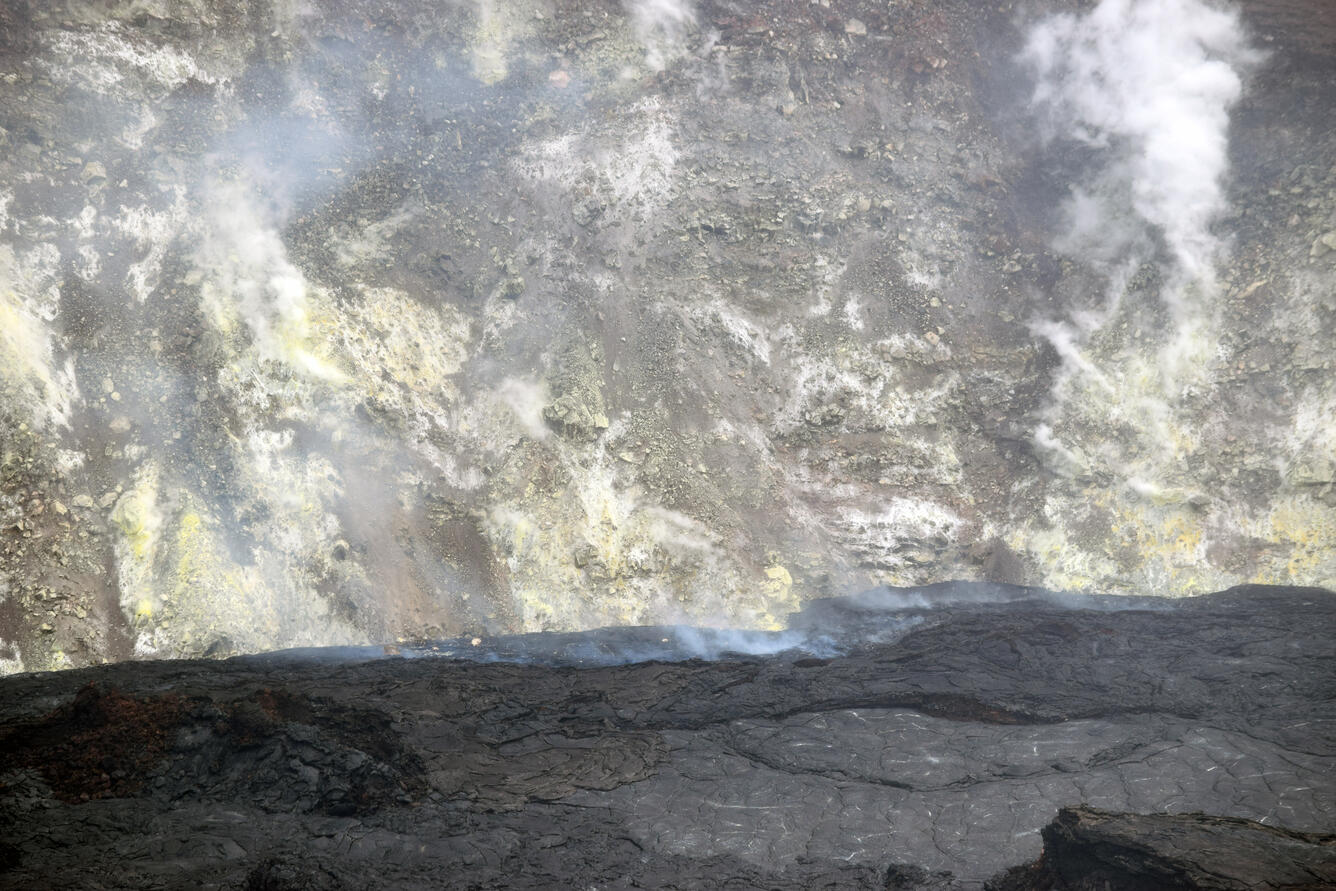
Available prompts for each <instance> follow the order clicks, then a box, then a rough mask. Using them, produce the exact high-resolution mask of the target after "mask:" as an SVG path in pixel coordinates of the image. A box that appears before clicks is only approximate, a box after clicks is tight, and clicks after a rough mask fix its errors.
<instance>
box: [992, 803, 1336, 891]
mask: <svg viewBox="0 0 1336 891" xmlns="http://www.w3.org/2000/svg"><path fill="white" fill-rule="evenodd" d="M1332 887H1336V835H1316V834H1311V833H1303V832H1292V831H1289V830H1285V829H1276V828H1273V827H1270V826H1263V825H1261V824H1259V823H1255V822H1252V821H1249V820H1238V819H1231V818H1227V817H1212V816H1207V815H1205V814H1175V815H1168V814H1150V815H1138V814H1110V813H1105V812H1103V811H1098V810H1094V809H1093V808H1063V810H1062V811H1061V812H1060V813H1059V814H1058V818H1057V819H1056V820H1054V821H1053V822H1052V823H1051V824H1049V825H1048V826H1046V827H1044V856H1043V857H1042V858H1041V859H1040V861H1039V862H1038V863H1036V864H1034V865H1032V866H1028V867H1021V868H1018V869H1015V870H1012V871H1010V872H1009V873H1008V874H1007V875H1006V876H1005V877H1003V878H1001V879H999V880H998V881H995V882H990V883H989V884H988V889H989V891H1029V889H1051V891H1094V889H1097V888H1098V889H1101V891H1139V889H1143V888H1144V889H1151V888H1154V889H1160V891H1180V889H1181V891H1196V889H1203V891H1206V889H1210V891H1235V889H1237V891H1248V889H1259V888H1294V889H1298V888H1332Z"/></svg>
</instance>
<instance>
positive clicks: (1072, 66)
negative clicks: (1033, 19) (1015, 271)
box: [1024, 0, 1260, 306]
mask: <svg viewBox="0 0 1336 891" xmlns="http://www.w3.org/2000/svg"><path fill="white" fill-rule="evenodd" d="M1024 59H1025V61H1027V62H1028V63H1029V64H1030V65H1031V66H1033V68H1034V70H1035V72H1036V73H1037V75H1038V85H1037V86H1036V88H1035V93H1034V102H1035V104H1036V105H1038V106H1039V107H1040V108H1042V109H1044V110H1045V111H1047V112H1048V115H1049V123H1050V125H1051V126H1052V128H1053V134H1052V135H1055V136H1062V137H1067V138H1072V139H1076V140H1079V141H1082V142H1085V143H1087V144H1089V145H1091V146H1095V147H1097V148H1100V149H1103V150H1105V151H1104V163H1105V167H1104V170H1103V173H1102V175H1101V176H1100V177H1099V178H1098V179H1096V181H1095V182H1093V183H1090V184H1088V185H1086V186H1084V187H1082V188H1078V189H1076V190H1074V193H1073V197H1072V199H1071V201H1070V202H1069V205H1068V219H1069V224H1070V228H1069V230H1068V231H1069V233H1070V234H1069V235H1067V236H1065V237H1064V239H1063V242H1062V244H1061V245H1060V246H1062V247H1065V248H1067V249H1069V250H1072V251H1073V252H1081V253H1086V252H1087V251H1090V250H1092V249H1094V248H1096V247H1098V246H1105V247H1107V246H1110V245H1112V246H1114V247H1117V246H1126V245H1127V244H1128V243H1129V242H1132V241H1134V240H1136V238H1137V235H1138V234H1139V233H1138V232H1137V229H1141V228H1144V226H1147V225H1148V226H1150V227H1151V228H1152V229H1153V230H1154V231H1155V232H1156V233H1158V234H1159V236H1160V237H1161V238H1162V239H1163V242H1164V246H1165V247H1166V248H1167V249H1168V251H1169V253H1170V254H1171V255H1172V258H1173V262H1174V264H1175V267H1176V268H1175V277H1176V279H1177V280H1176V281H1175V282H1173V285H1172V287H1171V289H1170V291H1169V292H1167V293H1166V294H1165V299H1166V300H1167V301H1168V302H1169V303H1170V304H1171V306H1172V305H1175V304H1176V303H1177V302H1178V300H1179V299H1180V296H1181V294H1180V292H1181V289H1182V288H1185V287H1187V286H1190V285H1192V284H1198V285H1199V286H1201V287H1202V288H1204V289H1206V290H1209V289H1210V288H1211V286H1212V282H1213V279H1214V275H1213V271H1212V270H1213V264H1214V261H1215V259H1216V255H1217V253H1218V247H1219V245H1218V240H1217V239H1216V237H1215V236H1214V235H1213V234H1212V232H1211V224H1212V222H1213V221H1214V220H1215V219H1216V217H1217V216H1218V215H1219V214H1220V212H1221V210H1222V209H1223V208H1224V204H1225V199H1224V193H1223V190H1222V182H1223V179H1224V176H1225V173H1226V170H1227V168H1228V164H1229V159H1228V152H1227V148H1228V142H1227V130H1228V126H1229V110H1230V107H1231V106H1233V105H1234V103H1235V102H1237V101H1238V99H1239V96H1240V94H1241V93H1242V90H1243V81H1242V76H1241V72H1244V71H1246V70H1247V68H1248V67H1250V66H1251V65H1253V64H1255V63H1256V62H1257V61H1258V60H1259V59H1260V55H1259V53H1257V52H1256V51H1254V50H1253V49H1251V48H1250V47H1249V46H1248V43H1247V39H1246V36H1245V34H1244V32H1243V29H1242V27H1241V25H1240V21H1239V16H1238V14H1237V12H1235V11H1233V10H1229V9H1225V8H1219V7H1217V6H1214V5H1212V4H1209V3H1207V2H1204V0H1102V2H1101V3H1100V4H1099V5H1098V6H1097V7H1096V8H1095V9H1094V10H1092V11H1091V12H1090V13H1089V14H1087V15H1084V16H1076V15H1059V16H1054V17H1052V18H1049V19H1047V20H1045V21H1044V22H1042V23H1040V24H1039V25H1038V26H1037V27H1035V28H1034V29H1033V30H1032V31H1031V32H1030V38H1029V41H1028V43H1027V44H1026V48H1025V52H1024Z"/></svg>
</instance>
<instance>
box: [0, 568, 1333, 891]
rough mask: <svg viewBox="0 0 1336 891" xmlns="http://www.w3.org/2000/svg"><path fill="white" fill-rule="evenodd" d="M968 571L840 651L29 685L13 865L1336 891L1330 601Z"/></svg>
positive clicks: (509, 880) (540, 638)
mask: <svg viewBox="0 0 1336 891" xmlns="http://www.w3.org/2000/svg"><path fill="white" fill-rule="evenodd" d="M980 587H983V586H980ZM942 588H944V589H945V590H939V591H937V592H936V596H937V598H938V599H939V600H944V601H946V602H945V603H939V604H937V605H936V606H932V607H929V608H925V607H923V606H914V605H912V604H913V603H914V602H915V597H918V598H921V597H922V594H921V593H918V594H916V595H915V596H911V597H906V596H905V592H898V593H897V592H887V591H882V592H878V593H877V595H875V596H865V597H861V598H858V599H844V600H830V601H821V602H815V603H809V604H808V607H807V609H806V610H805V611H804V613H803V614H800V615H799V616H798V617H797V618H796V619H795V621H794V626H795V628H811V627H815V628H821V629H838V630H839V631H840V632H841V634H842V636H843V637H844V638H845V639H847V640H849V641H850V642H851V643H854V644H855V645H854V646H853V647H851V649H850V650H849V651H848V652H847V653H845V654H844V655H840V656H835V657H833V658H818V657H812V656H803V655H802V654H801V653H795V652H789V653H781V654H777V655H774V656H769V657H763V658H745V657H736V656H735V657H732V658H729V659H723V660H716V661H709V662H706V661H700V660H694V661H684V662H676V663H672V664H666V663H662V662H659V663H655V662H644V663H639V664H631V665H626V664H623V665H614V666H590V665H589V663H587V662H584V663H581V661H580V660H578V659H569V658H566V659H562V658H557V659H544V660H543V661H549V662H555V663H556V664H547V665H519V664H514V663H509V664H505V663H501V664H487V665H480V664H476V663H469V662H465V661H461V660H456V659H451V658H418V659H398V658H391V659H386V658H374V657H371V658H368V656H367V654H362V655H361V656H358V657H355V658H349V654H347V653H336V654H330V653H329V652H328V651H327V650H314V651H306V652H304V653H285V654H263V655H258V656H240V657H236V658H233V659H228V660H221V661H219V660H194V661H165V660H164V661H147V662H126V663H120V664H117V665H108V666H92V667H89V668H85V669H79V670H75V671H66V672H48V673H42V674H30V675H23V676H18V677H10V678H5V679H0V827H3V828H4V832H3V834H2V835H0V888H5V889H9V888H14V889H28V888H34V887H61V888H84V887H97V888H134V889H140V888H229V889H231V888H243V887H244V888H249V889H266V891H297V889H315V888H319V889H343V888H346V889H365V888H393V889H409V888H411V889H429V888H442V887H448V888H461V889H462V888H469V889H484V888H490V889H511V888H536V889H552V888H578V889H582V891H583V889H594V888H597V889H630V888H664V889H714V888H728V889H737V891H741V889H753V888H755V889H767V891H775V889H783V891H811V889H854V888H859V889H867V891H873V889H887V888H891V889H902V891H910V889H917V891H929V889H931V891H948V889H954V891H979V889H980V888H981V887H985V886H986V887H988V888H990V889H991V891H1040V889H1043V891H1096V889H1098V891H1168V889H1174V891H1184V889H1199V891H1201V889H1211V891H1259V889H1280V888H1288V889H1291V891H1298V889H1307V891H1316V889H1320V888H1322V889H1330V888H1333V887H1336V835H1332V834H1331V830H1332V821H1331V815H1332V814H1333V813H1334V812H1336V781H1333V777H1336V733H1333V730H1336V695H1333V692H1334V691H1336V683H1334V680H1336V679H1334V677H1333V671H1332V665H1333V663H1334V660H1336V597H1333V596H1332V595H1331V592H1329V591H1325V590H1320V589H1313V588H1309V589H1294V588H1266V587H1250V588H1245V589H1236V590H1232V591H1227V592H1223V593H1220V594H1213V595H1208V596H1204V597H1197V598H1183V599H1161V600H1158V601H1157V600H1156V599H1154V598H1135V599H1128V598H1117V597H1104V598H1083V597H1073V596H1071V595H1066V596H1063V597H1057V598H1055V597H1053V596H1052V595H1047V594H1045V593H1044V592H1041V591H1036V590H1034V589H1008V590H1001V591H999V590H996V588H997V586H993V590H979V589H977V588H976V589H970V588H967V587H965V586H961V585H956V586H942ZM952 599H954V600H955V601H956V602H955V603H951V602H950V601H951V600H952ZM970 600H974V601H981V602H973V603H971V602H968V601H970ZM990 600H991V602H990ZM961 601H965V602H961ZM897 625H898V626H900V627H901V628H902V629H903V628H905V627H909V629H910V630H909V631H908V632H907V633H904V634H903V635H901V636H899V637H898V639H891V640H869V639H868V638H867V636H866V635H867V631H868V629H882V630H886V629H889V628H893V627H895V626H897ZM638 634H639V632H638V631H637V630H636V629H609V630H605V631H601V632H585V633H582V634H571V635H551V634H549V635H529V636H526V637H522V638H520V639H518V640H515V641H511V644H510V645H511V646H513V647H514V648H515V649H516V650H518V651H524V650H526V649H527V651H528V653H529V654H530V655H531V656H534V657H538V658H540V659H542V658H543V657H544V655H545V653H550V651H551V650H552V642H553V639H554V638H556V639H558V640H567V639H584V640H585V641H586V642H595V641H600V642H602V643H603V644H605V645H607V644H614V643H618V642H620V643H621V644H622V645H631V646H634V645H638V643H637V639H638ZM464 646H465V647H466V648H467V646H468V645H467V643H465V644H464ZM368 649H369V648H368ZM1077 806H1080V807H1079V808H1077ZM1060 808H1077V809H1074V810H1062V811H1061V812H1060V811H1059V809H1060ZM1092 808H1099V809H1101V811H1094V810H1091V809H1092ZM1109 811H1117V812H1126V811H1134V812H1136V813H1134V814H1127V813H1109ZM1203 811H1204V812H1206V813H1207V814H1211V815H1212V816H1206V815H1204V814H1203V813H1201V812H1203ZM1137 814H1142V816H1138V815H1137ZM1055 817H1056V819H1054V818H1055ZM1041 832H1042V839H1041ZM1041 852H1042V854H1043V856H1042V859H1041V858H1040V854H1041ZM1026 863H1030V864H1031V865H1030V866H1025V865H1023V864H1026Z"/></svg>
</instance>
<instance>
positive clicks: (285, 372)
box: [0, 0, 1336, 671]
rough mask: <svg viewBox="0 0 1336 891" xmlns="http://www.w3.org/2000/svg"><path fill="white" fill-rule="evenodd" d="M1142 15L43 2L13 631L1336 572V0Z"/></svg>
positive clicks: (517, 614)
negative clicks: (951, 581)
mask: <svg viewBox="0 0 1336 891" xmlns="http://www.w3.org/2000/svg"><path fill="white" fill-rule="evenodd" d="M1117 6H1118V4H1104V5H1102V6H1100V7H1098V8H1095V7H1094V6H1093V5H1092V4H1088V3H1066V4H1064V3H1049V4H1039V5H1036V6H1034V7H1032V8H1028V9H1027V10H1026V11H1025V12H1024V13H1022V12H1021V11H1019V10H1018V9H1016V8H1014V7H1013V5H1012V4H1010V3H1003V4H996V5H990V6H988V7H986V8H983V7H980V6H979V5H978V4H976V3H972V2H964V0H959V2H957V0H935V2H911V0H896V2H890V3H886V2H877V3H872V2H856V0H821V2H814V3H809V2H797V0H766V2H762V3H746V4H736V3H728V2H702V3H700V4H697V5H689V4H685V3H682V4H678V3H659V4H629V5H628V6H626V7H624V6H623V5H621V4H619V3H616V2H611V0H608V2H597V3H590V2H578V3H576V2H565V0H481V2H463V0H459V2H447V3H435V2H433V3H426V2H422V3H415V2H402V3H393V4H384V3H379V2H359V0H340V2H330V3H318V4H302V3H297V2H286V0H267V2H260V0H253V2H249V3H243V4H222V3H214V2H212V0H197V2H191V3H188V4H184V5H183V4H167V3H162V2H156V0H125V2H112V3H84V2H78V0H66V2H61V3H9V4H7V5H5V6H4V8H3V10H0V26H2V27H0V34H2V35H3V36H2V37H0V113H2V115H3V119H2V120H0V149H2V151H0V323H2V324H0V431H3V434H2V436H3V439H2V442H3V445H2V449H3V455H2V456H0V457H2V458H3V467H2V470H3V477H2V479H0V560H2V561H3V563H0V567H2V568H0V638H2V639H3V647H4V651H3V653H0V655H2V656H3V663H2V664H3V667H4V669H5V670H9V671H13V670H20V669H41V668H52V667H63V666H70V665H82V664H86V663H90V662H97V661H101V660H104V659H108V658H123V657H127V656H131V655H199V654H226V653H231V652H237V651H256V650H263V649H270V648H274V647H280V646H289V645H299V644H316V643H320V644H331V643H357V642H363V641H367V640H378V641H384V640H388V639H393V638H403V637H411V638H420V637H430V636H440V635H457V634H473V633H495V632H501V631H518V630H540V629H570V628H581V627H591V626H596V625H606V624H626V623H644V622H652V621H658V622H670V621H679V620H685V621H691V622H696V623H716V624H733V625H740V626H749V627H775V626H777V624H778V623H779V622H780V621H781V619H782V617H783V616H784V615H785V614H786V613H788V612H790V611H791V610H793V609H795V608H796V607H797V606H799V605H800V604H801V603H802V602H804V601H806V600H809V599H811V598H813V597H817V596H824V595H828V594H832V593H840V592H844V591H848V590H851V589H856V588H861V587H864V586H867V585H869V584H875V583H895V584H922V583H928V582H933V581H938V580H942V579H948V578H965V579H989V580H994V581H1004V582H1018V583H1031V584H1043V585H1047V586H1050V587H1055V588H1065V589H1072V590H1086V591H1099V592H1111V593H1131V592H1143V593H1161V594H1169V595H1188V594H1194V593H1201V592H1203V591H1208V590H1213V589H1216V588H1220V587H1224V586H1226V585H1228V584H1231V583H1235V582H1241V581H1271V582H1285V583H1296V584H1317V585H1328V586H1330V585H1333V584H1336V549H1333V544H1336V491H1334V490H1333V480H1334V479H1336V477H1334V476H1333V475H1334V474H1336V428H1334V427H1333V426H1332V422H1331V418H1332V417H1333V416H1334V415H1336V378H1334V377H1333V346H1336V329H1334V325H1336V322H1334V321H1333V320H1334V318H1336V303H1334V302H1333V296H1332V295H1333V294H1334V293H1336V289H1334V288H1333V285H1334V284H1336V204H1334V203H1333V200H1332V197H1331V196H1332V194H1333V193H1334V191H1333V190H1334V188H1336V142H1334V141H1333V135H1332V133H1331V131H1330V128H1329V126H1328V125H1327V122H1328V121H1329V120H1330V119H1331V116H1332V109H1333V102H1332V98H1331V97H1332V96H1333V92H1332V91H1333V85H1334V84H1336V69H1334V68H1333V65H1332V41H1331V39H1330V38H1331V34H1332V30H1331V27H1330V16H1329V15H1328V12H1329V11H1328V12H1324V11H1323V9H1321V8H1320V7H1322V4H1315V5H1313V6H1312V8H1311V9H1310V8H1309V7H1308V6H1306V5H1305V4H1302V3H1295V2H1288V3H1282V2H1260V0H1258V2H1254V3H1251V4H1249V5H1248V6H1247V7H1246V9H1245V11H1244V12H1245V14H1244V18H1243V19H1242V20H1241V21H1242V28H1239V27H1237V25H1238V21H1237V20H1235V19H1233V18H1231V16H1230V15H1229V14H1226V13H1221V12H1216V11H1211V10H1206V11H1207V12H1210V15H1204V14H1202V10H1205V9H1206V8H1205V7H1201V8H1200V9H1198V8H1196V7H1195V6H1194V4H1193V3H1190V2H1188V0H1183V2H1181V3H1174V4H1165V5H1162V7H1163V9H1166V10H1169V11H1170V12H1172V11H1174V10H1178V11H1179V12H1183V13H1184V16H1183V18H1182V19H1181V20H1174V21H1158V22H1152V23H1151V26H1152V27H1151V30H1150V31H1148V32H1146V31H1139V30H1137V29H1138V28H1142V27H1144V26H1145V23H1144V22H1141V21H1140V20H1139V19H1138V18H1137V16H1136V15H1130V17H1128V18H1126V19H1125V20H1116V21H1113V23H1112V26H1109V23H1108V22H1107V21H1104V19H1108V18H1109V16H1110V15H1111V13H1110V12H1109V10H1110V9H1111V8H1113V7H1117ZM1123 6H1124V7H1126V4H1124V5H1123ZM1127 9H1131V10H1132V11H1133V12H1135V10H1136V9H1139V7H1137V5H1136V4H1132V6H1131V7H1126V9H1125V10H1124V11H1127ZM1101 10H1103V12H1101ZM1309 12H1312V15H1306V13H1309ZM1058 13H1061V14H1063V15H1065V16H1066V17H1065V18H1062V17H1059V18H1052V17H1051V16H1052V15H1053V14H1058ZM1101 15H1102V16H1103V17H1104V18H1103V19H1101ZM1323 15H1326V16H1327V18H1322V16H1323ZM1115 18H1116V17H1115ZM1185 21H1186V22H1187V24H1185V23H1184V22H1185ZM1101 22H1103V24H1101ZM1106 26H1107V27H1106ZM1101 29H1103V30H1101ZM1146 33H1151V34H1160V35H1162V36H1163V35H1168V37H1166V38H1165V39H1167V40H1170V41H1171V42H1170V43H1167V44H1165V43H1157V44H1154V45H1152V46H1151V47H1150V49H1149V51H1147V50H1145V47H1144V46H1143V44H1144V41H1140V42H1138V40H1139V38H1137V35H1142V36H1144V34H1146ZM1129 34H1130V35H1132V38H1131V39H1129V38H1127V36H1126V35H1129ZM1119 35H1123V36H1122V37H1120V36H1119ZM1174 41H1176V42H1174ZM1170 62H1172V63H1173V64H1169V63H1170ZM1180 63H1181V64H1180ZM1083 72H1084V74H1083ZM1091 72H1094V74H1093V75H1091ZM1086 75H1090V76H1091V77H1092V78H1093V79H1090V80H1083V79H1082V78H1083V77H1085V76H1086ZM1091 84H1095V85H1097V87H1094V88H1091V89H1093V92H1091V89H1083V90H1077V89H1072V87H1073V85H1076V86H1078V87H1079V86H1082V85H1084V86H1086V87H1089V86H1090V85H1091ZM1036 97H1037V98H1038V101H1037V102H1036V101H1035V99H1036ZM1147 115H1149V117H1147ZM1170 125H1172V126H1170ZM1166 126H1167V127H1169V129H1168V130H1167V131H1166V130H1164V129H1162V128H1163V127H1166ZM1166 132H1167V133H1168V134H1169V136H1168V137H1167V138H1164V137H1163V134H1164V133H1166Z"/></svg>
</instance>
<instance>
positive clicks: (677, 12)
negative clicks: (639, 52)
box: [622, 0, 696, 71]
mask: <svg viewBox="0 0 1336 891" xmlns="http://www.w3.org/2000/svg"><path fill="white" fill-rule="evenodd" d="M622 5H623V6H624V7H626V12H627V14H628V15H629V16H630V17H631V26H632V27H633V28H634V29H635V32H636V37H637V38H638V39H639V40H640V42H641V44H642V45H643V46H644V47H645V64H646V65H648V66H649V67H650V68H651V69H652V70H654V71H662V70H663V69H665V68H667V67H668V63H669V62H671V61H673V59H674V58H676V57H677V56H679V55H681V54H682V51H683V47H684V45H685V43H686V39H687V34H688V33H690V31H691V29H692V28H693V27H695V25H696V10H695V9H694V8H693V7H692V5H691V2H690V0H622Z"/></svg>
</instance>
